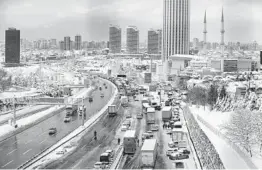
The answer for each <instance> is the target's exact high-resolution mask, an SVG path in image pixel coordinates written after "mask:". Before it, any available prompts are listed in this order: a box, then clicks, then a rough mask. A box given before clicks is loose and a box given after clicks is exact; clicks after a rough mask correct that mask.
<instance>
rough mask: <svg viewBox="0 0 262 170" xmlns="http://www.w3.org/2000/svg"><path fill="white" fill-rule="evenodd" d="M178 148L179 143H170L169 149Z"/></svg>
mask: <svg viewBox="0 0 262 170" xmlns="http://www.w3.org/2000/svg"><path fill="white" fill-rule="evenodd" d="M177 146H178V142H173V141H171V142H168V147H169V148H175V147H177Z"/></svg>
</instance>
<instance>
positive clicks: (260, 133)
mask: <svg viewBox="0 0 262 170" xmlns="http://www.w3.org/2000/svg"><path fill="white" fill-rule="evenodd" d="M253 119H254V120H253V127H254V128H255V136H256V137H257V142H258V143H259V145H260V147H259V151H260V154H261V151H262V113H261V112H259V111H254V112H253Z"/></svg>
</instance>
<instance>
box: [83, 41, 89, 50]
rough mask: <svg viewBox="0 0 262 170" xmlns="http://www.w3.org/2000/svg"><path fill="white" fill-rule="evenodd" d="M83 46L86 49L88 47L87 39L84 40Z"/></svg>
mask: <svg viewBox="0 0 262 170" xmlns="http://www.w3.org/2000/svg"><path fill="white" fill-rule="evenodd" d="M83 48H84V49H87V48H88V42H87V41H84V42H83Z"/></svg>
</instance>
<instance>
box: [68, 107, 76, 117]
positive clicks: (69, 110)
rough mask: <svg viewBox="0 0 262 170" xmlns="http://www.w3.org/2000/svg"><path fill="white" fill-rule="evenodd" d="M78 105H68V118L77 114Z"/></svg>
mask: <svg viewBox="0 0 262 170" xmlns="http://www.w3.org/2000/svg"><path fill="white" fill-rule="evenodd" d="M77 109H78V108H77V105H68V106H66V116H72V115H73V114H75V113H76V112H77Z"/></svg>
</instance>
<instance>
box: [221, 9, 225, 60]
mask: <svg viewBox="0 0 262 170" xmlns="http://www.w3.org/2000/svg"><path fill="white" fill-rule="evenodd" d="M220 33H221V43H220V45H221V53H222V55H224V50H225V41H224V36H225V28H224V10H223V8H222V16H221V31H220Z"/></svg>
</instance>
